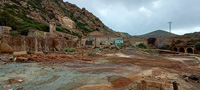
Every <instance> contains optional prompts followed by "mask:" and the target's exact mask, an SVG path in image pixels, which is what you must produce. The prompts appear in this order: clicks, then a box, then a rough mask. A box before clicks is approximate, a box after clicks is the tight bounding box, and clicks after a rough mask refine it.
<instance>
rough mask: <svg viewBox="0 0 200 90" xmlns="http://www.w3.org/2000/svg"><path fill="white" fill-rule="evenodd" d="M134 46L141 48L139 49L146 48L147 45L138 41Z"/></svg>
mask: <svg viewBox="0 0 200 90" xmlns="http://www.w3.org/2000/svg"><path fill="white" fill-rule="evenodd" d="M136 47H138V48H141V49H147V46H146V45H145V44H144V43H140V44H138V45H136Z"/></svg>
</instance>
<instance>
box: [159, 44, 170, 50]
mask: <svg viewBox="0 0 200 90" xmlns="http://www.w3.org/2000/svg"><path fill="white" fill-rule="evenodd" d="M169 47H170V45H168V44H164V45H163V46H162V47H160V49H164V50H168V49H169Z"/></svg>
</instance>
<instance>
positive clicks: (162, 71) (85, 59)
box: [0, 48, 200, 90]
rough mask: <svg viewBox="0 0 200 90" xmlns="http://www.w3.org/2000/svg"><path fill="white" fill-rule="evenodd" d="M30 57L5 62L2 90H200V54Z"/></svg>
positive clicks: (0, 69) (89, 53) (97, 52)
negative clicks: (18, 61) (148, 86)
mask: <svg viewBox="0 0 200 90" xmlns="http://www.w3.org/2000/svg"><path fill="white" fill-rule="evenodd" d="M28 58H29V62H25V63H21V62H20V63H17V62H3V61H0V64H1V65H0V86H1V87H0V90H141V89H138V86H139V85H140V83H141V85H144V84H142V83H145V84H147V85H150V86H154V87H156V84H155V85H154V83H157V84H158V83H159V85H160V86H159V85H157V86H158V87H164V89H162V90H173V82H176V83H178V88H179V90H200V82H199V81H200V61H199V58H198V55H189V54H151V53H146V52H144V51H142V50H138V49H132V48H129V49H126V50H120V51H118V50H111V51H110V50H103V51H100V50H78V51H76V52H75V53H73V54H48V55H29V56H28ZM152 83H153V84H152ZM163 83H164V84H163ZM162 85H164V86H162ZM158 87H157V88H158ZM142 90H161V89H153V87H151V89H147V88H146V89H144V88H143V89H142Z"/></svg>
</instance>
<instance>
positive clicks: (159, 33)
mask: <svg viewBox="0 0 200 90" xmlns="http://www.w3.org/2000/svg"><path fill="white" fill-rule="evenodd" d="M175 36H177V35H176V34H173V33H170V32H167V31H164V30H156V31H153V32H150V33H147V34H144V35H140V36H138V37H141V38H152V37H154V38H170V37H175Z"/></svg>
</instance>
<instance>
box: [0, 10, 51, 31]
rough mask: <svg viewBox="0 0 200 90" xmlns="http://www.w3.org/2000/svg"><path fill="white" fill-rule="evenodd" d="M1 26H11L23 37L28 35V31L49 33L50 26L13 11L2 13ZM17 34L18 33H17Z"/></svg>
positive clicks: (0, 17)
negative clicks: (35, 30) (34, 30)
mask: <svg viewBox="0 0 200 90" xmlns="http://www.w3.org/2000/svg"><path fill="white" fill-rule="evenodd" d="M0 25H1V26H10V27H11V28H12V29H13V30H14V31H17V32H19V34H21V35H27V33H28V29H37V30H41V31H45V32H48V31H49V26H48V25H47V24H44V23H39V22H36V21H35V20H33V19H30V18H28V17H27V16H26V15H25V14H23V13H20V12H16V11H15V10H13V9H6V10H4V11H0ZM15 33H16V32H15Z"/></svg>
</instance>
